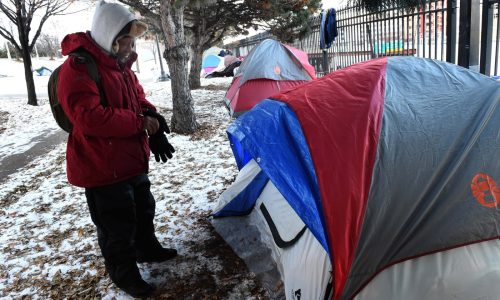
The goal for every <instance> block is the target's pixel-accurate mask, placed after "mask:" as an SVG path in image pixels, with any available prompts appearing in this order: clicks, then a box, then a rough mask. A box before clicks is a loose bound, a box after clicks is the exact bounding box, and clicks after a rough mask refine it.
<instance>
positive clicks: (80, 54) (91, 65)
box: [69, 48, 108, 106]
mask: <svg viewBox="0 0 500 300" xmlns="http://www.w3.org/2000/svg"><path fill="white" fill-rule="evenodd" d="M69 55H70V56H73V57H75V58H76V59H78V60H79V61H80V62H83V63H85V66H86V67H87V73H88V74H89V76H90V78H92V80H93V81H94V82H95V84H96V85H97V89H98V90H99V97H100V100H101V105H102V106H108V101H107V100H106V95H105V94H104V88H103V87H102V83H101V75H100V74H99V70H98V68H97V64H96V62H95V60H94V58H93V57H92V55H90V53H88V52H87V51H86V50H84V49H83V48H79V49H77V50H75V51H73V52H71V53H70V54H69Z"/></svg>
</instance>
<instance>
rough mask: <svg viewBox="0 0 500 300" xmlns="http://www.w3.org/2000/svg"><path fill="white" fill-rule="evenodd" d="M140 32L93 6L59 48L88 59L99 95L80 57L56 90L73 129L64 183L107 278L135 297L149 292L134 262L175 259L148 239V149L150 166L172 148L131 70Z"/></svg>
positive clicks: (113, 10) (126, 17)
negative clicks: (81, 206) (72, 189)
mask: <svg viewBox="0 0 500 300" xmlns="http://www.w3.org/2000/svg"><path fill="white" fill-rule="evenodd" d="M146 30H147V26H146V25H145V24H144V23H142V22H140V21H138V20H136V18H135V16H134V15H133V14H131V13H130V12H129V11H128V10H127V9H126V8H125V7H123V6H122V5H120V4H116V3H106V2H104V1H102V2H100V3H99V4H98V5H97V8H96V12H95V15H94V18H93V24H92V29H91V31H90V32H86V33H84V32H79V33H73V34H69V35H67V36H66V37H65V38H64V40H63V41H62V44H61V46H62V53H63V54H64V55H69V54H71V53H74V52H75V51H77V50H78V51H81V50H82V49H83V50H84V51H85V52H87V53H88V54H90V55H91V56H92V57H93V58H94V60H95V62H96V64H97V66H98V73H99V75H100V86H101V89H99V88H98V86H97V84H96V82H94V81H93V80H92V79H91V77H90V75H89V73H88V71H87V68H86V64H85V61H84V60H83V59H82V57H79V56H78V55H71V56H69V57H68V59H66V61H65V62H64V64H63V65H62V67H61V69H60V73H59V83H58V91H57V92H58V95H59V100H60V103H61V106H62V108H63V110H64V112H65V113H66V115H67V116H68V118H69V120H70V121H71V122H72V124H73V129H72V131H71V133H70V134H69V137H68V144H67V152H66V168H67V175H68V181H69V182H70V183H71V184H73V185H76V186H79V187H83V188H85V196H86V198H87V204H88V207H89V211H90V216H91V218H92V221H93V222H94V224H95V226H96V228H97V236H98V242H99V246H100V248H101V252H102V256H103V257H104V263H105V266H106V270H107V272H108V274H109V276H110V278H111V279H112V281H113V282H114V283H115V284H116V285H117V286H118V287H119V288H121V289H122V290H124V291H125V292H127V293H128V294H130V295H132V296H134V297H145V296H148V295H150V294H152V293H153V291H154V287H152V286H151V285H149V284H148V283H146V282H145V281H144V280H143V279H142V278H141V275H140V273H139V269H138V267H137V262H139V263H142V262H161V261H164V260H167V259H171V258H173V257H175V256H176V255H177V251H176V250H175V249H169V248H163V247H162V246H161V244H160V243H159V242H158V240H157V238H156V236H155V233H154V225H153V218H154V214H155V200H154V197H153V195H152V194H151V192H150V185H151V183H150V181H149V179H148V176H147V173H148V168H149V167H148V162H149V152H150V148H151V151H152V152H153V153H154V154H155V158H156V161H160V158H161V160H162V161H163V162H166V161H167V158H172V153H173V152H174V148H173V147H172V145H171V144H170V143H169V142H168V140H167V138H166V135H165V133H169V132H170V130H169V129H168V126H167V123H166V121H165V119H164V118H163V117H162V116H161V115H160V114H158V113H157V112H156V109H155V107H154V106H153V105H152V104H151V103H150V102H149V101H147V100H146V98H145V94H144V90H143V89H142V87H141V85H140V84H139V82H138V79H137V77H136V76H135V74H134V72H132V70H131V69H130V67H131V65H132V64H133V62H134V61H135V60H136V59H137V54H136V53H135V52H134V50H133V49H134V43H135V38H137V37H138V36H140V35H142V34H143V33H144V32H145V31H146ZM100 90H102V91H103V94H104V98H105V100H106V101H104V102H102V101H101V98H100Z"/></svg>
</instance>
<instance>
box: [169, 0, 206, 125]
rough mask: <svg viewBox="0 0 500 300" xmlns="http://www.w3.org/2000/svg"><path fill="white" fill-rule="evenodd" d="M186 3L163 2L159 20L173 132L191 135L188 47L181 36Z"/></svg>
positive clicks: (191, 108) (191, 111) (194, 120)
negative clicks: (170, 99)
mask: <svg viewBox="0 0 500 300" xmlns="http://www.w3.org/2000/svg"><path fill="white" fill-rule="evenodd" d="M187 2H188V1H187V0H185V1H171V0H170V1H168V0H164V1H162V2H161V5H160V16H161V25H162V31H163V36H164V38H165V45H166V47H165V48H166V49H165V52H164V57H165V59H166V60H167V64H168V68H169V72H170V77H171V82H170V84H171V86H172V103H173V108H172V110H173V113H172V120H171V127H172V130H173V131H175V132H178V133H182V134H189V133H193V132H194V131H195V130H196V129H197V128H198V123H197V122H196V116H195V114H194V106H193V97H192V96H191V91H190V90H189V80H188V61H189V54H188V47H187V45H186V39H185V36H184V8H185V6H186V4H187Z"/></svg>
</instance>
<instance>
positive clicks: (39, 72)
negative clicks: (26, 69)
mask: <svg viewBox="0 0 500 300" xmlns="http://www.w3.org/2000/svg"><path fill="white" fill-rule="evenodd" d="M35 72H36V75H38V76H50V74H52V70H50V69H48V68H46V67H40V68H38V69H35Z"/></svg>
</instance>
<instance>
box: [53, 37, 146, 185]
mask: <svg viewBox="0 0 500 300" xmlns="http://www.w3.org/2000/svg"><path fill="white" fill-rule="evenodd" d="M61 46H62V53H63V55H68V54H69V53H71V52H72V51H74V50H76V49H77V48H80V47H83V48H84V49H85V50H87V51H88V52H89V53H90V54H91V55H92V56H93V57H94V59H95V61H96V63H97V66H98V69H99V74H100V76H101V85H102V87H103V89H104V93H105V95H106V100H107V103H108V106H106V107H103V106H102V105H101V103H100V98H99V90H98V89H97V85H96V84H95V82H94V81H93V80H92V79H91V78H90V76H89V74H88V71H87V67H86V65H85V64H84V63H81V62H79V61H78V59H75V58H73V57H69V58H68V59H66V61H65V62H64V64H63V65H62V67H61V69H60V72H59V83H58V89H57V93H58V97H59V101H60V102H61V106H62V108H63V110H64V111H65V112H66V114H67V116H68V118H69V119H70V120H71V122H72V123H73V131H72V132H71V133H70V135H69V137H68V145H67V151H66V168H67V173H68V180H69V182H70V183H71V184H73V185H76V186H80V187H85V188H92V187H98V186H103V185H108V184H112V183H116V182H119V181H123V180H125V179H127V178H130V177H133V176H136V175H139V174H143V173H147V172H148V161H149V145H148V139H147V136H146V133H145V132H144V131H142V130H141V129H142V125H143V120H144V119H143V116H142V112H143V111H145V110H147V109H148V108H151V109H155V108H154V106H153V105H152V104H151V103H149V102H148V101H147V100H146V98H145V95H144V90H143V89H142V87H141V85H140V84H139V82H138V80H137V77H136V76H135V74H134V73H133V72H132V70H131V69H130V66H131V65H132V63H133V62H134V61H135V59H136V58H137V55H136V54H135V53H134V55H135V56H134V57H133V58H132V59H131V60H130V61H129V62H128V63H127V65H126V66H125V67H123V68H121V67H120V66H119V65H118V61H117V59H116V58H114V57H113V56H111V55H110V54H108V53H107V52H105V51H104V50H102V49H101V48H100V47H99V46H97V44H96V43H95V42H94V41H93V40H92V38H91V37H90V35H89V34H88V33H83V32H79V33H74V34H70V35H67V36H66V37H65V38H64V40H63V42H62V44H61Z"/></svg>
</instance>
